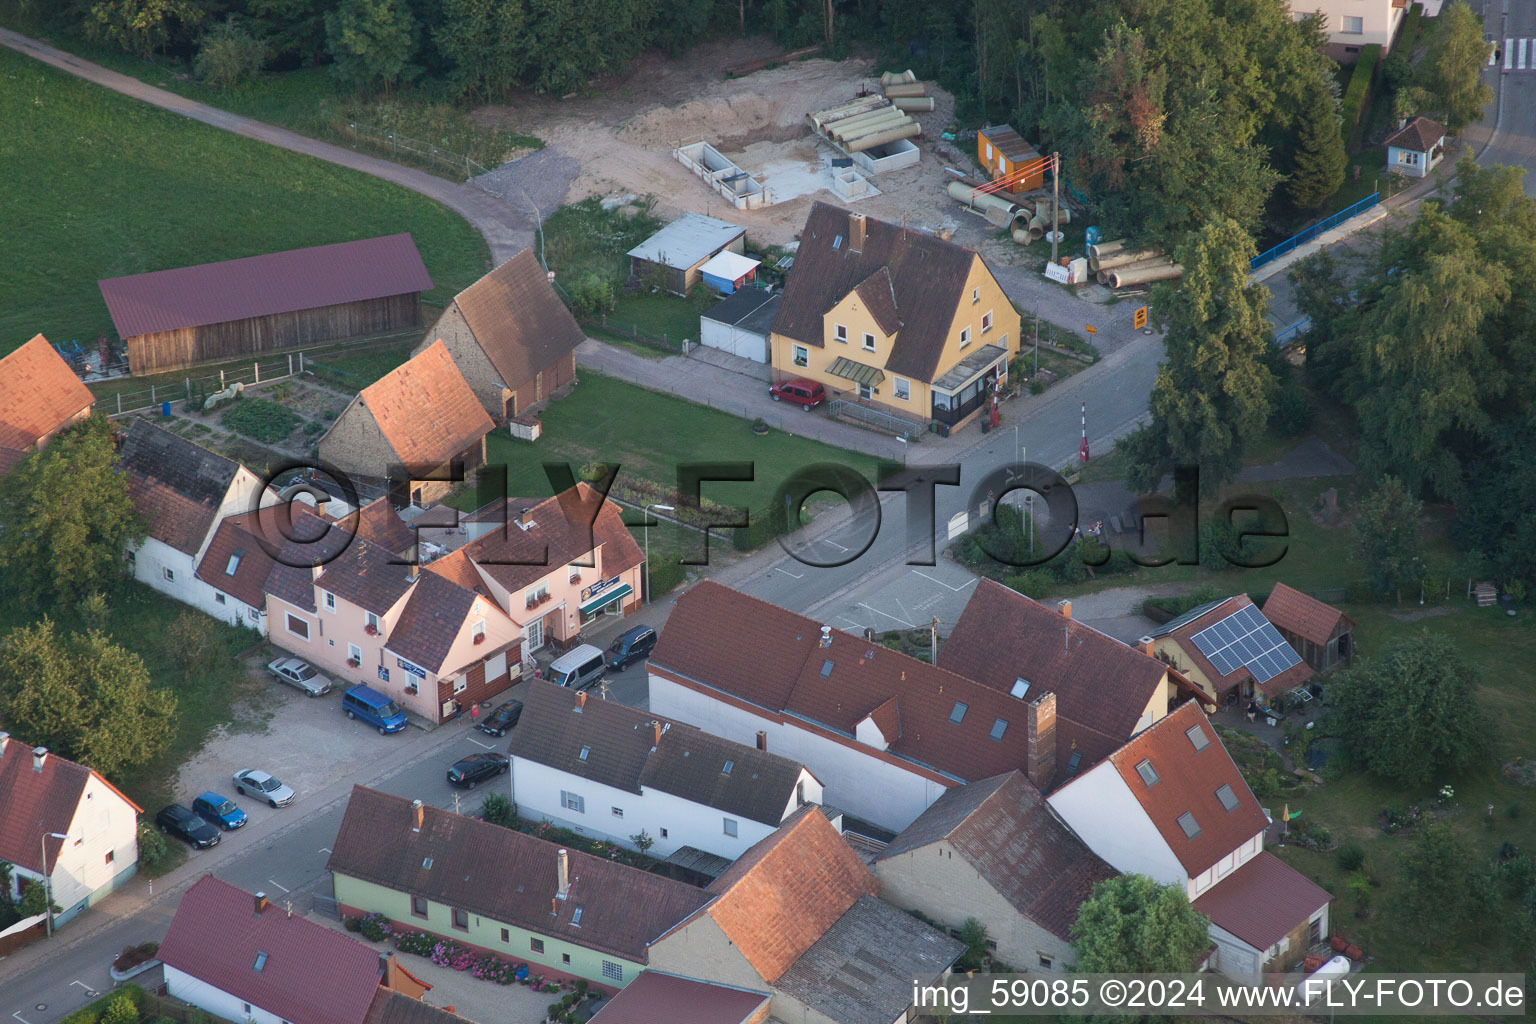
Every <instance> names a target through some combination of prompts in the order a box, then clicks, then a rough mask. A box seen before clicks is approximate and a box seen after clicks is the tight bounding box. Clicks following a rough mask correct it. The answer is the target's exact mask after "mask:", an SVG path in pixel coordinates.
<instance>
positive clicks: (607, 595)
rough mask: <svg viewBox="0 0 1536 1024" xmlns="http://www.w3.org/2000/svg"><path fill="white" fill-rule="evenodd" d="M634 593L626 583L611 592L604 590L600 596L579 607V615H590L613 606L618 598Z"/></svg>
mask: <svg viewBox="0 0 1536 1024" xmlns="http://www.w3.org/2000/svg"><path fill="white" fill-rule="evenodd" d="M634 592H635V588H634V587H632V586H630V585H629V584H628V583H620V584H619V585H618V586H616V587H614V588H612V589H611V590H605V591H603V592H602V593H601V594H599V595H597V596H596V597H594V598H593V599H592V600H590V601H588V602H587V603H585V604H583V605H582V606H581V613H582V614H583V615H590V614H592V613H593V612H595V611H601V610H602V609H604V608H606V607H608V606H609V605H611V604H613V602H615V601H617V600H619V599H620V598H623V597H628V596H629V595H630V594H633V593H634Z"/></svg>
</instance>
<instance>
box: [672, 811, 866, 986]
mask: <svg viewBox="0 0 1536 1024" xmlns="http://www.w3.org/2000/svg"><path fill="white" fill-rule="evenodd" d="M709 891H710V892H713V893H715V894H716V897H715V900H714V901H713V902H712V903H710V904H709V905H708V906H707V907H704V908H703V909H702V910H701V911H699V913H700V914H708V915H709V916H710V917H711V918H712V919H713V920H714V922H715V924H717V925H719V927H720V930H721V931H723V932H724V933H725V935H726V938H728V939H729V940H730V941H731V942H732V943H733V944H735V946H736V948H737V949H738V950H740V951H741V955H742V956H744V957H745V958H746V960H747V962H748V963H749V964H751V965H752V969H753V970H755V971H757V973H758V974H759V975H760V976H761V977H762V978H763V980H764V981H767V982H769V983H770V984H771V983H773V982H774V981H777V980H778V978H779V976H780V975H782V974H783V973H784V972H785V971H787V970H789V968H790V967H791V966H792V965H793V964H794V962H795V961H796V960H798V959H800V956H801V954H803V953H804V952H805V951H806V950H808V949H810V948H811V946H813V945H815V943H816V941H817V940H818V939H820V938H821V937H822V935H823V934H825V933H826V931H827V930H828V929H829V928H831V927H832V926H833V925H834V924H836V923H837V920H838V918H840V917H842V916H843V914H844V912H845V911H847V910H848V908H849V907H852V906H853V905H854V903H855V902H857V901H858V899H859V897H860V896H864V895H870V896H873V895H875V894H876V893H878V892H879V891H880V883H879V882H877V881H876V880H875V876H874V875H873V874H871V873H870V870H869V868H867V867H865V866H864V862H863V861H861V860H859V856H858V854H856V853H854V852H853V848H852V847H850V846H849V845H848V844H847V842H845V841H844V839H843V837H842V836H840V835H838V833H837V830H836V829H835V828H833V827H832V823H831V822H830V821H828V820H827V818H826V815H824V814H822V813H821V808H820V807H816V806H814V805H812V806H807V807H802V808H801V809H800V810H798V811H796V812H795V813H794V814H793V815H791V816H790V817H789V818H787V819H786V820H785V822H784V824H783V825H781V826H780V827H779V828H778V829H777V830H776V831H775V832H774V833H773V834H772V835H770V836H767V837H766V838H764V839H762V840H761V841H759V842H758V843H756V844H755V845H754V846H753V847H752V848H751V849H750V850H748V851H747V852H746V853H744V854H742V856H741V858H740V859H738V860H737V861H736V862H735V863H734V864H732V865H731V866H730V867H729V868H727V869H726V871H725V874H723V875H721V876H720V877H719V878H717V879H715V881H714V882H713V883H711V884H710V887H709Z"/></svg>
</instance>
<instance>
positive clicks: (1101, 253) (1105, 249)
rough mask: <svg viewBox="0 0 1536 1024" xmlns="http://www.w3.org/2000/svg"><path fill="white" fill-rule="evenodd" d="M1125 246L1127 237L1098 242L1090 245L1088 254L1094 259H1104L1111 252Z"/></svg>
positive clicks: (1115, 251)
mask: <svg viewBox="0 0 1536 1024" xmlns="http://www.w3.org/2000/svg"><path fill="white" fill-rule="evenodd" d="M1124 248H1125V239H1123V238H1117V239H1115V240H1114V241H1113V242H1097V243H1095V244H1093V245H1090V246H1089V247H1088V255H1089V256H1090V257H1092V258H1094V259H1103V258H1104V257H1105V256H1108V255H1110V254H1111V253H1117V252H1119V251H1121V250H1122V249H1124Z"/></svg>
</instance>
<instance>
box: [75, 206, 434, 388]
mask: <svg viewBox="0 0 1536 1024" xmlns="http://www.w3.org/2000/svg"><path fill="white" fill-rule="evenodd" d="M97 285H98V287H100V289H101V296H102V298H103V299H105V300H106V303H107V311H108V312H109V313H110V314H111V315H112V323H113V325H114V326H115V327H116V328H117V333H118V336H119V337H121V338H122V339H123V340H124V341H125V342H126V343H127V346H128V367H129V370H130V371H131V372H132V373H134V374H135V375H141V374H150V373H163V372H164V371H166V370H179V369H182V368H184V367H188V366H195V365H197V364H198V363H206V362H213V361H216V360H222V359H240V358H245V357H247V356H251V355H257V354H261V353H267V352H276V351H280V350H282V349H288V348H294V347H297V346H299V345H314V344H318V343H321V342H327V341H336V340H338V339H343V338H355V337H359V336H362V335H368V334H382V333H386V332H390V331H408V330H415V329H418V328H420V327H421V293H422V292H424V291H426V290H428V289H430V288H431V287H432V278H431V277H429V276H428V274H427V268H426V266H425V265H424V264H423V263H422V262H421V254H420V253H419V252H417V251H416V243H415V242H414V241H413V240H412V239H411V236H410V235H409V234H398V235H386V236H383V237H380V238H365V239H362V240H360V241H356V242H340V243H337V244H335V245H319V246H315V247H313V248H309V249H291V250H289V251H287V252H274V253H267V254H265V255H262V256H248V257H246V258H244V259H238V260H225V261H223V262H221V263H202V264H198V265H197V266H192V267H178V268H176V269H173V270H157V271H154V272H152V273H148V274H134V275H132V276H129V277H114V278H108V279H106V280H103V281H98V282H97Z"/></svg>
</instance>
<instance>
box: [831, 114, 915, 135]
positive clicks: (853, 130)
mask: <svg viewBox="0 0 1536 1024" xmlns="http://www.w3.org/2000/svg"><path fill="white" fill-rule="evenodd" d="M906 116H907V115H906V114H903V113H902V112H901V111H899V110H897V109H896V108H895V107H892V106H885V107H882V108H880V109H879V110H872V111H870V112H869V113H867V114H860V115H858V116H857V117H850V118H847V119H845V120H842V121H834V122H832V123H831V124H829V125H827V128H826V130H827V134H829V135H831V136H832V137H833V138H834V139H843V138H847V137H848V136H850V135H857V134H859V133H860V132H861V131H863V130H864V129H865V128H866V127H868V126H871V125H876V124H880V123H881V122H884V121H899V120H901V119H903V118H905V117H906Z"/></svg>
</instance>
